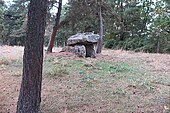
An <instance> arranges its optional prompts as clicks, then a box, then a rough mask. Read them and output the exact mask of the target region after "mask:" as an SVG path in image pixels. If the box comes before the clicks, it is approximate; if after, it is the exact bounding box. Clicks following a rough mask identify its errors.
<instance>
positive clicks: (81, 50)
mask: <svg viewBox="0 0 170 113" xmlns="http://www.w3.org/2000/svg"><path fill="white" fill-rule="evenodd" d="M60 52H72V53H75V54H76V55H77V56H78V57H83V58H85V57H86V47H85V46H84V45H75V46H65V47H63V48H62V50H61V51H60Z"/></svg>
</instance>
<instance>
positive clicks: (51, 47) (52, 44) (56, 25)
mask: <svg viewBox="0 0 170 113" xmlns="http://www.w3.org/2000/svg"><path fill="white" fill-rule="evenodd" d="M61 9H62V0H59V6H58V12H57V14H56V18H55V24H54V27H53V31H52V34H51V37H50V41H49V43H48V48H47V53H51V52H52V49H53V47H54V41H55V37H56V34H57V30H58V28H59V22H60V15H61Z"/></svg>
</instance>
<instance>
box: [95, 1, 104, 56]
mask: <svg viewBox="0 0 170 113" xmlns="http://www.w3.org/2000/svg"><path fill="white" fill-rule="evenodd" d="M101 2H102V1H101V0H100V12H99V13H100V17H99V18H100V31H99V35H100V38H99V40H98V42H97V51H96V52H97V53H101V52H102V46H103V21H102V19H103V18H102V11H101Z"/></svg>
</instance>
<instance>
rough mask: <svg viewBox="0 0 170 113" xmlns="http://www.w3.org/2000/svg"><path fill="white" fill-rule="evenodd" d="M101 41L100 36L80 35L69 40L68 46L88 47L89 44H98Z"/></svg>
mask: <svg viewBox="0 0 170 113" xmlns="http://www.w3.org/2000/svg"><path fill="white" fill-rule="evenodd" d="M98 39H99V35H98V34H93V33H92V32H90V33H78V34H76V35H73V36H71V37H70V38H68V40H67V45H77V44H81V45H87V44H96V43H97V41H98Z"/></svg>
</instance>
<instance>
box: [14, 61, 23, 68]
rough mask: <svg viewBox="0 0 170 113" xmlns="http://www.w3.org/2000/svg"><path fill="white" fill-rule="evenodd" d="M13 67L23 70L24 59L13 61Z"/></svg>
mask: <svg viewBox="0 0 170 113" xmlns="http://www.w3.org/2000/svg"><path fill="white" fill-rule="evenodd" d="M11 65H13V66H15V67H19V68H22V66H23V61H22V59H16V60H13V61H12V64H11Z"/></svg>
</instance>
